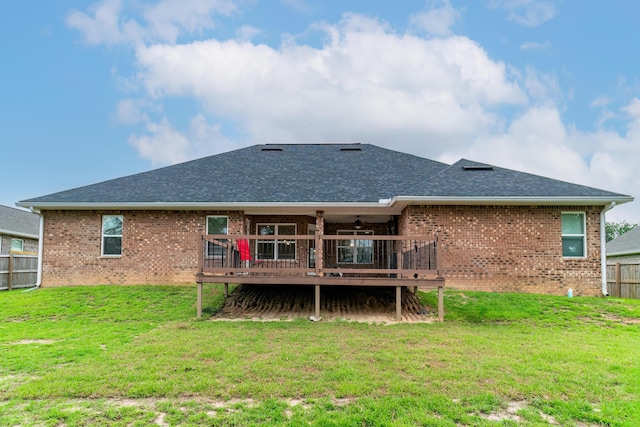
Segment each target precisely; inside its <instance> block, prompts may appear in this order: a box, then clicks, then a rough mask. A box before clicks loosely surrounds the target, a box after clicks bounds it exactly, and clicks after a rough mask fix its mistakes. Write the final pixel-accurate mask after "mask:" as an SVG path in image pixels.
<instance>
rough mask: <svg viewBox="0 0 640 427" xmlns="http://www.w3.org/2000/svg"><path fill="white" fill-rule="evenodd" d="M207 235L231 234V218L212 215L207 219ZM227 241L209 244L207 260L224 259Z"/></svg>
mask: <svg viewBox="0 0 640 427" xmlns="http://www.w3.org/2000/svg"><path fill="white" fill-rule="evenodd" d="M207 234H229V218H228V217H226V216H218V215H212V216H208V217H207ZM226 243H227V240H218V241H215V242H207V258H222V255H223V252H224V250H225V249H224V246H225V245H226Z"/></svg>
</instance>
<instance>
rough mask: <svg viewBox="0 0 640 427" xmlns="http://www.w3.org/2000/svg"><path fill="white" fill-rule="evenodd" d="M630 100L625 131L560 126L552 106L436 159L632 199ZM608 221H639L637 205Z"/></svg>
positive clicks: (635, 181) (636, 138) (634, 129)
mask: <svg viewBox="0 0 640 427" xmlns="http://www.w3.org/2000/svg"><path fill="white" fill-rule="evenodd" d="M636 101H637V100H634V101H632V102H631V103H630V104H629V105H628V106H627V107H626V108H625V110H626V111H634V113H633V114H635V113H636V111H635V108H636V107H639V111H637V113H638V114H639V115H638V116H633V117H634V118H633V120H631V121H630V122H629V124H628V132H627V133H626V134H625V135H620V134H618V133H617V132H612V131H604V130H597V131H593V132H583V131H579V130H577V129H575V128H573V127H571V126H567V125H565V124H564V122H563V120H562V117H561V114H560V112H559V110H558V109H557V107H555V106H554V105H553V104H547V105H544V106H536V107H530V108H528V109H527V110H526V111H525V112H524V113H523V114H522V115H520V116H518V117H517V118H516V119H514V120H513V122H512V123H511V124H510V125H509V126H508V128H507V129H506V130H505V132H502V133H496V134H493V135H483V136H480V137H478V138H477V139H476V140H475V141H474V142H473V143H472V144H470V145H469V146H467V147H465V148H463V149H462V150H450V151H448V152H447V153H446V154H445V155H443V156H441V158H440V160H442V161H445V162H453V161H455V160H457V159H458V158H460V157H466V158H470V159H474V160H477V161H482V162H487V163H490V164H494V165H496V166H502V167H506V168H509V169H516V170H521V171H525V172H529V173H534V174H538V175H542V176H548V177H552V178H556V179H561V180H564V181H569V182H574V183H578V184H582V185H588V186H591V187H596V188H602V189H605V190H609V191H613V192H617V193H622V194H629V195H632V196H638V194H637V193H636V192H637V191H638V190H637V189H638V188H640V174H637V173H636V172H635V171H636V170H637V159H638V158H640V102H637V103H636ZM607 218H608V220H621V219H627V220H632V221H640V206H638V204H637V203H631V204H626V205H623V206H621V207H618V208H616V209H614V210H613V211H611V212H610V213H609V214H607Z"/></svg>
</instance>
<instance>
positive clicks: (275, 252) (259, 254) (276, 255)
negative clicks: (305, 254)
mask: <svg viewBox="0 0 640 427" xmlns="http://www.w3.org/2000/svg"><path fill="white" fill-rule="evenodd" d="M265 226H267V227H269V226H273V227H274V229H273V234H272V236H283V237H285V238H284V239H274V240H260V236H261V235H262V234H260V227H265ZM281 226H286V227H293V234H280V233H279V229H280V227H281ZM297 233H298V224H296V223H291V222H282V223H281V222H259V223H256V236H257V239H256V246H255V254H256V255H255V258H256V259H259V260H264V261H296V260H297V259H298V247H297V242H296V240H295V239H293V240H292V239H287V238H286V236H295V235H297ZM288 240H291V241H290V242H288V244H289V245H293V258H281V257H280V250H279V249H278V248H279V246H280V243H286V241H288ZM264 244H273V258H265V257H264V253H263V252H260V251H259V250H258V249H259V247H260V245H264Z"/></svg>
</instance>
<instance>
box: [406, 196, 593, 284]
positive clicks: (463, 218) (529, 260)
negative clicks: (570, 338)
mask: <svg viewBox="0 0 640 427" xmlns="http://www.w3.org/2000/svg"><path fill="white" fill-rule="evenodd" d="M601 209H602V208H601V207H565V206H560V207H559V206H552V207H551V206H541V207H530V206H526V207H520V206H409V207H407V208H406V209H405V210H404V211H403V213H402V215H401V217H400V222H399V229H400V234H405V235H406V234H432V233H433V234H435V233H437V232H438V233H439V236H440V248H441V250H442V252H441V264H442V275H443V276H444V277H445V280H446V285H447V287H450V288H460V289H471V290H483V291H504V292H507V291H510V292H532V293H547V294H566V292H567V289H568V288H573V290H574V294H577V295H599V294H600V289H601V266H600V211H601ZM562 212H585V214H586V224H587V258H585V259H563V258H562V238H561V213H562Z"/></svg>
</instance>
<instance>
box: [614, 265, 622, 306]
mask: <svg viewBox="0 0 640 427" xmlns="http://www.w3.org/2000/svg"><path fill="white" fill-rule="evenodd" d="M621 276H622V274H621V268H620V263H619V262H616V294H615V295H614V296H615V297H617V298H620V295H621V294H622V289H621V288H622V286H621V285H620V282H621V280H622V278H621Z"/></svg>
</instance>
